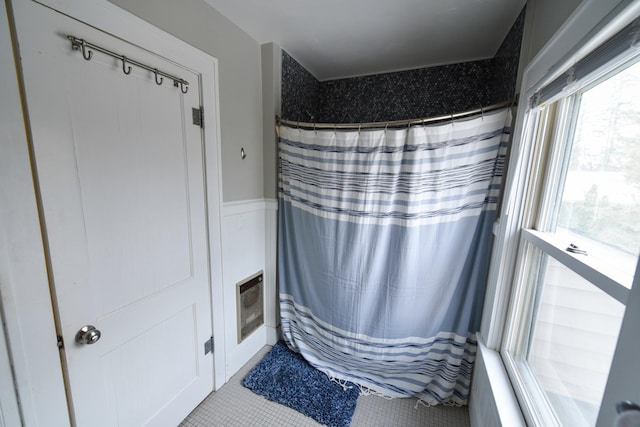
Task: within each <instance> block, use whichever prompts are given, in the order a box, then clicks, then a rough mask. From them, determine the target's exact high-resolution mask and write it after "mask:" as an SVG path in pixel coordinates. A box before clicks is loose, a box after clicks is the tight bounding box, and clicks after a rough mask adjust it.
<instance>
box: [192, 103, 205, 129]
mask: <svg viewBox="0 0 640 427" xmlns="http://www.w3.org/2000/svg"><path fill="white" fill-rule="evenodd" d="M191 115H192V116H193V124H194V125H196V126H200V127H201V128H203V129H204V107H200V108H192V109H191Z"/></svg>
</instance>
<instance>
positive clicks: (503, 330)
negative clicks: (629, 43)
mask: <svg viewBox="0 0 640 427" xmlns="http://www.w3.org/2000/svg"><path fill="white" fill-rule="evenodd" d="M584 3H586V4H583V5H581V6H580V7H579V8H578V10H577V11H576V13H574V15H572V17H571V18H570V19H569V21H568V22H567V24H565V26H563V28H562V29H561V30H560V31H559V32H558V33H557V34H556V35H555V36H554V37H553V38H552V39H551V40H550V42H549V43H548V44H547V45H546V46H545V48H543V50H542V51H541V53H540V55H538V56H537V57H536V58H535V59H534V61H533V62H532V63H531V65H530V66H529V67H528V68H527V70H526V71H525V74H524V78H523V85H522V91H521V93H524V94H525V95H527V97H526V98H524V97H523V99H526V100H528V99H529V97H530V96H533V94H534V93H535V92H536V90H539V89H540V88H542V87H544V85H545V84H546V83H548V82H550V81H552V80H553V79H554V78H555V77H557V76H558V75H560V74H562V72H564V71H566V70H567V69H568V68H569V67H570V66H571V65H572V64H573V63H575V62H576V61H577V58H578V57H580V56H585V55H586V54H588V53H589V52H590V50H593V48H594V46H597V44H598V43H599V42H601V41H603V40H606V38H607V37H609V36H610V35H612V34H615V32H616V31H617V30H619V29H621V28H623V27H624V26H625V25H627V24H629V22H631V21H632V20H633V19H634V18H635V17H637V16H638V13H639V12H640V7H638V6H639V5H638V3H639V2H637V1H635V2H634V1H624V0H623V1H621V2H619V3H618V4H617V5H610V6H609V7H610V10H607V11H606V13H605V12H603V11H602V10H599V11H597V12H596V13H595V15H597V16H599V17H600V19H594V17H593V16H591V15H590V14H592V15H593V14H594V12H593V9H594V8H595V6H594V2H584ZM598 14H600V15H598ZM581 18H583V19H582V20H583V21H585V20H587V21H589V20H590V24H589V25H590V26H589V27H587V28H586V29H585V28H581V29H579V30H576V25H578V24H576V22H579V21H580V20H581ZM572 30H573V31H578V32H582V33H581V34H582V37H580V36H577V35H573V37H570V39H572V40H574V41H575V44H574V47H573V48H567V47H566V44H565V46H562V47H561V48H560V49H555V51H554V49H553V47H551V45H552V44H553V43H554V42H558V41H559V40H560V39H561V38H562V37H563V36H566V34H567V32H569V33H570V32H571V31H572ZM545 61H546V63H545ZM531 81H536V83H535V84H531V83H530V82H531ZM567 99H568V100H570V99H572V98H567ZM568 102H575V101H565V102H564V104H567V103H568ZM559 105H560V107H559V108H558V110H559V111H551V112H546V113H545V114H547V115H545V114H540V110H539V109H535V108H531V107H530V106H529V105H528V102H526V101H524V100H523V101H521V105H520V107H519V109H518V121H517V123H516V126H515V132H514V147H513V148H514V149H513V151H512V160H513V161H512V163H515V165H514V166H513V167H512V170H510V171H509V172H508V176H507V183H506V186H505V195H506V197H505V202H504V208H503V212H502V213H501V217H500V218H499V219H498V221H497V222H496V225H495V227H494V234H496V240H495V242H494V254H493V257H492V265H491V267H490V271H489V282H488V296H489V298H488V302H487V303H486V304H485V310H484V313H483V325H482V328H481V334H480V337H481V339H482V340H483V341H485V342H486V345H487V346H488V347H489V348H493V349H496V350H498V351H501V357H502V360H503V364H504V365H505V368H506V369H507V372H508V374H509V376H510V380H511V382H512V385H513V388H514V391H515V393H516V395H517V397H518V400H519V403H520V405H521V409H522V412H523V415H524V416H525V418H526V420H527V422H528V423H529V424H531V425H545V426H546V425H557V420H556V419H555V417H554V416H553V415H552V414H550V413H547V412H544V411H542V413H541V412H540V411H538V410H536V409H534V408H533V407H532V406H531V402H532V401H533V400H535V399H540V398H541V396H542V397H543V396H544V393H543V392H542V391H541V390H540V389H539V388H538V389H537V390H536V386H535V385H532V383H531V381H530V378H527V375H526V374H525V375H522V374H521V373H519V372H526V371H523V370H519V371H518V369H517V366H516V365H517V362H516V361H515V360H513V358H510V356H509V355H508V354H506V352H505V351H503V350H505V349H507V348H509V347H508V346H509V345H513V337H512V336H509V334H510V333H512V329H513V328H510V325H512V324H513V322H514V319H517V318H518V317H517V315H516V316H514V313H513V312H514V310H513V307H514V306H515V305H516V304H517V301H518V298H520V299H522V297H523V296H522V295H519V293H522V292H523V290H521V289H518V288H515V287H514V285H513V284H514V283H517V282H518V281H520V279H521V277H520V276H521V275H522V274H523V272H524V271H526V270H525V269H524V268H523V267H524V266H523V265H522V264H523V262H524V260H525V259H526V258H525V257H523V254H524V252H525V250H526V245H530V244H534V245H535V244H539V245H542V246H544V247H545V248H546V249H549V248H550V247H552V248H554V249H553V252H554V254H557V253H556V252H559V253H561V255H560V257H561V258H562V260H564V261H567V262H574V261H576V260H575V258H576V257H575V256H574V255H573V254H569V253H567V252H565V251H563V250H561V249H559V247H558V246H557V245H553V244H551V243H550V242H548V241H545V239H542V238H541V237H540V235H539V232H538V231H536V230H535V229H534V227H535V225H536V224H537V223H539V222H540V221H542V222H544V221H546V219H545V218H537V212H538V210H537V209H533V208H532V204H533V206H538V205H539V204H545V205H549V204H550V203H551V201H552V198H553V197H552V196H553V195H552V194H551V192H549V191H545V190H544V189H543V188H544V187H543V186H542V182H544V181H545V180H546V179H548V177H547V176H536V178H535V179H533V180H532V179H530V178H531V177H530V176H529V172H530V171H534V170H538V168H540V167H543V169H544V170H546V171H548V172H547V173H548V174H551V175H553V174H557V173H558V171H561V170H562V167H561V164H560V163H561V162H559V161H558V159H559V158H560V156H558V155H557V153H556V154H552V155H550V156H548V157H547V156H546V155H545V154H546V151H545V150H549V149H551V150H553V149H554V148H550V147H558V144H549V145H547V146H546V148H541V147H540V146H539V145H536V144H534V142H535V141H534V136H535V135H536V133H537V132H536V131H537V130H539V126H540V123H541V121H543V120H550V119H551V118H550V117H549V116H548V114H555V115H559V116H560V118H559V120H560V121H562V120H569V118H568V117H562V114H565V113H564V112H563V108H565V109H568V107H566V105H563V103H559ZM569 110H570V109H569ZM563 129H565V131H566V130H567V127H566V126H564V127H563ZM558 137H562V136H560V135H558ZM565 137H566V135H565ZM548 138H556V136H555V135H548ZM547 158H549V159H552V161H551V162H550V164H549V165H544V164H542V163H544V162H545V161H546V160H545V159H547ZM554 161H555V163H556V164H553V163H554ZM532 242H533V243H532ZM543 253H544V251H543ZM552 256H553V255H552ZM554 258H556V259H557V257H555V256H554ZM577 261H578V264H579V267H575V266H574V268H577V269H578V270H580V271H581V272H583V273H584V274H587V276H588V277H593V276H594V275H595V276H599V275H600V273H599V272H598V271H597V269H594V267H593V266H589V265H588V263H586V264H585V263H583V262H582V261H583V260H580V259H578V260H577ZM574 268H571V270H573V271H574V272H577V271H575V269H574ZM577 273H578V274H580V272H577ZM600 279H601V278H596V279H595V280H596V281H597V282H598V283H600V281H601V280H600ZM637 279H638V278H637V277H636V280H637ZM588 280H589V279H588ZM590 281H591V280H590ZM614 282H615V281H614ZM592 283H593V282H592ZM604 283H607V280H604ZM618 285H619V283H616V284H615V285H611V284H609V285H604V287H605V289H609V290H611V289H615V290H613V291H611V292H613V293H614V298H615V299H616V300H618V301H620V300H624V301H626V299H627V297H628V295H629V290H628V289H626V288H624V287H622V288H623V289H620V287H619V286H618ZM605 292H606V290H605ZM524 308H526V307H520V308H519V309H520V310H522V309H524ZM516 314H517V313H516ZM625 317H626V315H625ZM533 383H534V384H536V382H535V381H534V382H533ZM540 393H542V395H541V394H540ZM604 401H605V399H604V398H603V404H604ZM600 418H601V417H599V419H600Z"/></svg>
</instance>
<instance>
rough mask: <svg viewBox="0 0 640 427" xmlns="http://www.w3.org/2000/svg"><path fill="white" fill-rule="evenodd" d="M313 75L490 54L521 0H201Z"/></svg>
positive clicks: (371, 71)
mask: <svg viewBox="0 0 640 427" xmlns="http://www.w3.org/2000/svg"><path fill="white" fill-rule="evenodd" d="M205 1H206V2H207V3H209V4H210V5H211V6H213V7H214V8H215V9H217V10H218V11H219V12H220V13H222V14H223V15H224V16H226V17H227V18H228V19H229V20H231V21H232V22H234V23H235V24H236V25H238V26H239V27H240V28H242V29H243V30H244V31H245V32H246V33H248V34H249V35H250V36H251V37H253V38H254V39H255V40H257V41H258V42H259V43H260V44H264V43H268V42H275V43H276V44H277V45H279V46H280V47H282V48H283V49H284V50H285V51H286V52H287V53H289V54H290V55H291V56H293V57H294V58H295V59H296V60H297V61H298V62H299V63H300V64H302V65H303V66H304V67H305V68H306V69H307V70H309V71H310V72H311V73H312V74H313V75H314V76H316V77H317V78H318V79H319V80H330V79H335V78H341V77H352V76H359V75H366V74H377V73H383V72H389V71H398V70H404V69H411V68H419V67H427V66H435V65H444V64H452V63H457V62H465V61H473V60H479V59H486V58H491V57H493V56H494V54H495V53H496V51H497V50H498V48H499V47H500V44H501V43H502V41H503V40H504V37H505V36H506V35H507V33H508V32H509V29H510V28H511V26H512V24H513V23H514V22H515V19H516V18H517V16H518V14H519V13H520V11H521V10H522V8H523V7H524V4H525V0H315V1H311V0H270V1H265V0H240V1H239V0H205Z"/></svg>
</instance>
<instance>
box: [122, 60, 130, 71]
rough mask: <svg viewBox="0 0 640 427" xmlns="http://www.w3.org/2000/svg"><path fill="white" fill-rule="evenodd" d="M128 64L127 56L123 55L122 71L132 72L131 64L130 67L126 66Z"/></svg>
mask: <svg viewBox="0 0 640 427" xmlns="http://www.w3.org/2000/svg"><path fill="white" fill-rule="evenodd" d="M126 65H127V57H126V56H123V57H122V72H123V73H125V74H131V65H129V67H128V68H126Z"/></svg>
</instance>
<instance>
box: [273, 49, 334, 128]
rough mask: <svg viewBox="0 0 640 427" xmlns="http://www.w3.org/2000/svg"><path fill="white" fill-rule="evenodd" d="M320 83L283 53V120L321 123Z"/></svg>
mask: <svg viewBox="0 0 640 427" xmlns="http://www.w3.org/2000/svg"><path fill="white" fill-rule="evenodd" d="M321 92H322V91H321V88H320V82H319V81H318V79H316V78H315V77H314V76H313V75H312V74H311V73H310V72H308V71H307V70H306V69H305V68H304V67H303V66H302V65H300V64H298V63H297V62H296V60H295V59H293V58H292V57H291V56H289V54H288V53H287V52H285V51H284V50H283V51H282V111H281V114H282V118H283V119H287V120H295V121H299V122H311V123H321V122H325V121H324V120H323V119H322V118H321V117H320V93H321Z"/></svg>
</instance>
